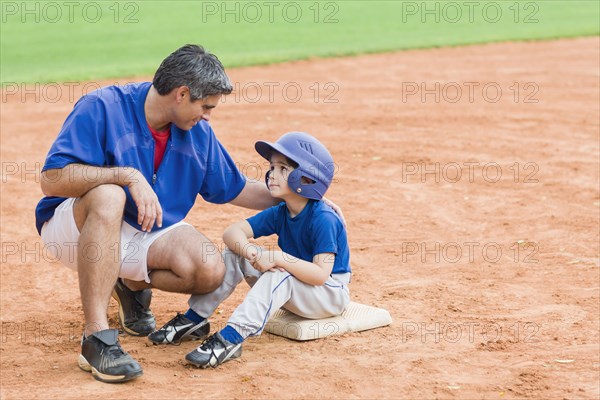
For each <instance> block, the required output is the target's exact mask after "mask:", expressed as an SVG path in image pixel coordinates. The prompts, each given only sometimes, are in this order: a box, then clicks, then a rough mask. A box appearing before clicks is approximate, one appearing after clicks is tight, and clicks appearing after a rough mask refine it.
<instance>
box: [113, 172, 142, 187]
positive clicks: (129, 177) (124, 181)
mask: <svg viewBox="0 0 600 400" xmlns="http://www.w3.org/2000/svg"><path fill="white" fill-rule="evenodd" d="M116 169H117V171H116V176H117V182H116V184H118V185H119V186H123V187H126V186H129V185H131V184H132V183H135V182H137V170H136V169H135V168H132V167H116Z"/></svg>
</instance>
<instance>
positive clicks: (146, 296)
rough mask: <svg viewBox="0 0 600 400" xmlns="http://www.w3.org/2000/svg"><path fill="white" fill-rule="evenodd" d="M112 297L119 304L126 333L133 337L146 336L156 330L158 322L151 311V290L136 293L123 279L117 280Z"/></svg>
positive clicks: (120, 315)
mask: <svg viewBox="0 0 600 400" xmlns="http://www.w3.org/2000/svg"><path fill="white" fill-rule="evenodd" d="M112 297H113V298H114V299H115V300H116V301H117V303H119V322H120V323H121V327H122V328H123V330H124V331H125V332H127V333H129V334H130V335H133V336H146V335H148V334H149V333H151V332H153V331H154V330H155V329H156V320H155V319H154V314H152V311H150V302H151V301H152V290H151V289H144V290H138V291H135V292H134V291H133V290H131V289H129V288H128V287H127V286H125V285H124V284H123V282H121V279H117V283H115V287H114V288H113V291H112Z"/></svg>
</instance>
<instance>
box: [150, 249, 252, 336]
mask: <svg viewBox="0 0 600 400" xmlns="http://www.w3.org/2000/svg"><path fill="white" fill-rule="evenodd" d="M222 257H223V263H224V264H225V277H224V279H223V282H222V283H221V285H220V286H219V287H218V288H217V289H216V290H214V291H212V292H210V293H206V294H194V295H192V296H191V297H190V299H189V301H188V304H189V306H190V310H192V312H191V313H190V310H188V312H187V313H186V314H185V315H183V314H179V313H178V314H177V315H176V316H175V317H174V318H172V319H171V320H170V321H169V322H167V323H166V324H165V325H164V326H163V327H162V328H160V329H159V330H157V331H155V332H153V333H151V334H150V335H149V336H148V338H149V339H150V340H151V341H152V342H153V343H156V344H172V343H179V342H181V341H184V340H197V339H201V338H203V337H204V336H206V335H208V333H209V332H210V325H209V324H208V321H207V320H206V318H208V317H210V316H211V315H212V314H213V313H214V312H215V310H216V309H217V307H218V306H219V305H220V304H221V303H222V302H223V301H224V300H225V299H227V298H228V297H229V296H230V295H231V293H233V291H234V290H235V288H236V286H237V285H238V284H239V283H240V281H241V280H242V278H246V280H247V281H249V283H252V282H255V281H256V280H257V279H258V277H259V276H260V272H258V271H257V270H256V269H255V268H253V267H252V265H250V263H249V262H248V261H247V260H246V259H245V258H243V257H241V256H238V255H237V254H235V253H233V252H232V251H231V250H229V249H227V248H226V249H225V250H224V251H223V254H222Z"/></svg>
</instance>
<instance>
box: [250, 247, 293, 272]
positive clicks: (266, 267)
mask: <svg viewBox="0 0 600 400" xmlns="http://www.w3.org/2000/svg"><path fill="white" fill-rule="evenodd" d="M258 250H259V251H258V253H257V254H256V258H255V259H254V262H252V266H253V267H254V268H255V269H256V270H257V271H259V272H263V273H264V272H267V271H270V270H273V269H279V270H280V271H285V270H284V269H283V268H280V267H278V266H277V256H278V254H277V253H278V251H277V250H267V249H265V248H262V247H259V248H258Z"/></svg>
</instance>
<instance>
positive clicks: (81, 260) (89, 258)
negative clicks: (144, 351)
mask: <svg viewBox="0 0 600 400" xmlns="http://www.w3.org/2000/svg"><path fill="white" fill-rule="evenodd" d="M124 206H125V192H124V191H123V189H122V188H121V187H120V186H117V185H100V186H97V187H96V188H94V189H92V190H90V191H89V192H87V193H86V194H85V195H84V196H82V197H81V198H79V199H77V200H76V201H75V204H74V205H73V217H74V219H75V224H76V225H77V229H78V230H79V232H80V234H79V241H78V250H77V271H78V274H79V290H80V292H81V303H82V305H83V314H84V316H85V329H84V339H83V340H82V342H81V354H80V355H79V361H78V364H79V367H80V368H81V369H83V370H84V371H88V372H91V373H92V375H93V376H94V378H96V379H97V380H99V381H102V382H109V383H114V382H125V381H128V380H131V379H135V378H137V377H139V376H141V375H142V374H143V371H142V368H141V367H140V365H139V364H138V363H137V362H136V361H135V360H134V359H133V358H132V357H131V356H130V355H129V354H127V353H126V352H125V351H123V349H122V348H121V345H120V343H119V336H118V335H119V332H118V330H116V329H108V319H107V316H106V311H107V308H108V303H109V301H110V294H111V292H112V289H113V286H114V284H115V282H116V280H117V277H118V276H119V270H120V266H121V257H120V240H121V225H122V222H123V209H124Z"/></svg>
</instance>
